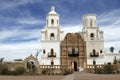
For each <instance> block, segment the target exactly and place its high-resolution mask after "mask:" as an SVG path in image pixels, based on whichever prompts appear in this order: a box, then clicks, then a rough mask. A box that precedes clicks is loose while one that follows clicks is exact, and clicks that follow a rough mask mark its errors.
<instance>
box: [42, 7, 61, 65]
mask: <svg viewBox="0 0 120 80" xmlns="http://www.w3.org/2000/svg"><path fill="white" fill-rule="evenodd" d="M61 40H63V31H62V29H61V28H60V25H59V14H57V12H56V11H55V7H54V6H51V10H50V12H49V13H48V14H47V15H46V24H45V26H44V28H43V29H42V30H41V48H42V54H41V56H42V57H41V61H42V62H41V64H44V65H60V41H61Z"/></svg>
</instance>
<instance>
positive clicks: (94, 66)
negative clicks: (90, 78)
mask: <svg viewBox="0 0 120 80" xmlns="http://www.w3.org/2000/svg"><path fill="white" fill-rule="evenodd" d="M102 67H103V65H87V71H88V72H91V73H95V69H96V68H102Z"/></svg>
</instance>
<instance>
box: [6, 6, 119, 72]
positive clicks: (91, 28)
mask: <svg viewBox="0 0 120 80" xmlns="http://www.w3.org/2000/svg"><path fill="white" fill-rule="evenodd" d="M82 20H83V28H82V31H81V32H76V33H70V32H69V33H67V34H64V31H63V30H62V28H61V26H60V23H59V14H58V13H57V12H56V11H55V7H54V6H52V7H51V10H50V12H49V13H48V14H47V15H46V24H45V26H44V28H43V29H42V30H41V50H42V51H41V52H40V54H41V58H40V61H38V59H37V57H35V56H32V55H30V56H28V57H27V58H26V59H24V61H14V62H4V63H6V64H7V65H8V67H9V69H10V70H12V71H13V70H14V69H15V68H17V67H19V66H22V67H24V68H25V69H28V68H29V67H28V63H30V64H31V65H32V66H33V65H34V66H35V67H36V68H37V71H38V73H40V72H41V71H42V70H43V69H46V68H50V69H51V68H54V69H59V70H60V69H61V68H67V69H68V70H70V71H78V69H79V71H83V70H88V69H93V67H94V65H97V66H98V67H100V66H101V65H103V64H105V63H113V60H114V59H117V60H118V59H120V54H119V53H106V52H105V51H104V35H103V33H104V32H103V31H102V30H100V28H99V27H98V25H97V19H96V15H95V14H86V15H84V16H83V19H82ZM91 66H92V67H91Z"/></svg>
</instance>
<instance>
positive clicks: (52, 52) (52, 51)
mask: <svg viewBox="0 0 120 80" xmlns="http://www.w3.org/2000/svg"><path fill="white" fill-rule="evenodd" d="M53 54H54V50H53V48H51V56H53Z"/></svg>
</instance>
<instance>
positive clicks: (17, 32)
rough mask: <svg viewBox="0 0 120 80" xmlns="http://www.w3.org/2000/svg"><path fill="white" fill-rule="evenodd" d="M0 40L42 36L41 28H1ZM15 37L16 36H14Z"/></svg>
mask: <svg viewBox="0 0 120 80" xmlns="http://www.w3.org/2000/svg"><path fill="white" fill-rule="evenodd" d="M0 36H1V37H0V41H3V40H6V39H9V38H13V39H14V40H17V39H21V40H22V39H32V38H38V39H39V38H40V29H30V30H27V29H26V30H24V29H11V30H7V29H4V30H1V31H0ZM14 37H15V38H14Z"/></svg>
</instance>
